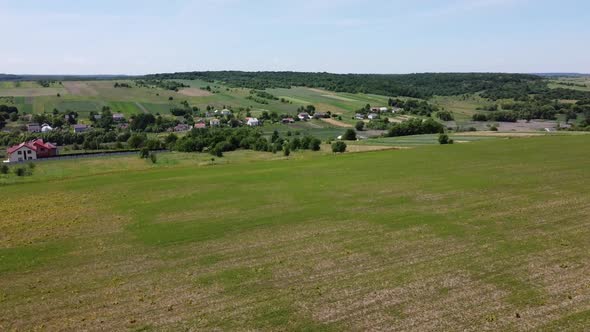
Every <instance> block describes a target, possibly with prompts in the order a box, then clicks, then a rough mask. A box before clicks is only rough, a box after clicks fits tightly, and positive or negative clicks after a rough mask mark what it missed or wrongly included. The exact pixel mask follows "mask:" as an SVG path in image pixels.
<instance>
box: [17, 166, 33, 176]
mask: <svg viewBox="0 0 590 332" xmlns="http://www.w3.org/2000/svg"><path fill="white" fill-rule="evenodd" d="M14 174H16V176H27V175H32V174H33V171H32V170H31V169H27V168H26V167H25V166H19V167H17V168H15V169H14Z"/></svg>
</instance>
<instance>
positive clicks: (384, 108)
mask: <svg viewBox="0 0 590 332" xmlns="http://www.w3.org/2000/svg"><path fill="white" fill-rule="evenodd" d="M387 111H389V109H388V108H387V107H379V112H387Z"/></svg>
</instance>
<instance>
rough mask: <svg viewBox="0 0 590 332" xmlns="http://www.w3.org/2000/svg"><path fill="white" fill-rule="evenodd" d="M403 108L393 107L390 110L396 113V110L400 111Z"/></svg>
mask: <svg viewBox="0 0 590 332" xmlns="http://www.w3.org/2000/svg"><path fill="white" fill-rule="evenodd" d="M403 110H404V109H403V108H399V107H394V108H393V109H392V110H391V113H397V112H401V111H403Z"/></svg>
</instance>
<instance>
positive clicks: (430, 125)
mask: <svg viewBox="0 0 590 332" xmlns="http://www.w3.org/2000/svg"><path fill="white" fill-rule="evenodd" d="M444 131H445V128H444V126H443V125H442V124H440V123H438V122H436V121H434V120H433V119H426V120H422V119H410V120H408V121H404V122H401V123H396V124H394V125H392V126H391V127H390V128H389V130H388V131H387V136H389V137H395V136H411V135H422V134H439V133H444Z"/></svg>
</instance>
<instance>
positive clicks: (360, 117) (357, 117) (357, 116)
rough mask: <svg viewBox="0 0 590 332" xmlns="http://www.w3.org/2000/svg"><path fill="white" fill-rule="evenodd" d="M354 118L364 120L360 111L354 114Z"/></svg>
mask: <svg viewBox="0 0 590 332" xmlns="http://www.w3.org/2000/svg"><path fill="white" fill-rule="evenodd" d="M354 118H355V119H357V120H364V119H365V115H364V114H361V113H357V114H355V115H354Z"/></svg>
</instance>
